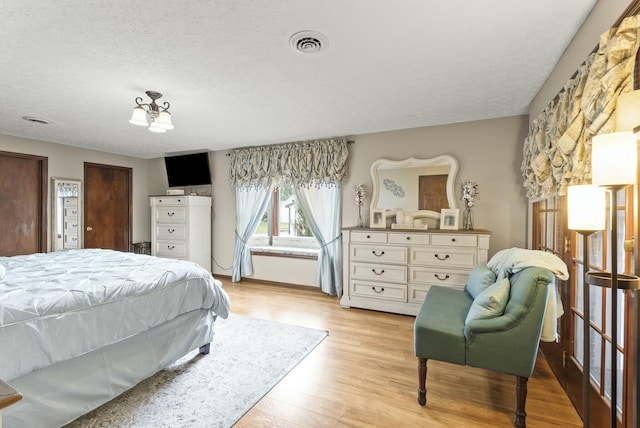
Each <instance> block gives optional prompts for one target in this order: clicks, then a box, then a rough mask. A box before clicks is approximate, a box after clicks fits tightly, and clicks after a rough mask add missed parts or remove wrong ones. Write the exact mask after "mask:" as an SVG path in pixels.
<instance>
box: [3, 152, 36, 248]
mask: <svg viewBox="0 0 640 428" xmlns="http://www.w3.org/2000/svg"><path fill="white" fill-rule="evenodd" d="M0 200H1V201H2V203H0V218H1V219H2V221H0V236H2V239H0V256H15V255H18V254H30V253H37V252H46V251H47V158H46V157H44V156H32V155H24V154H20V153H10V152H0Z"/></svg>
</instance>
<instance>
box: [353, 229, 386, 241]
mask: <svg viewBox="0 0 640 428" xmlns="http://www.w3.org/2000/svg"><path fill="white" fill-rule="evenodd" d="M351 242H375V243H377V244H384V243H386V242H387V234H386V232H366V231H363V232H351Z"/></svg>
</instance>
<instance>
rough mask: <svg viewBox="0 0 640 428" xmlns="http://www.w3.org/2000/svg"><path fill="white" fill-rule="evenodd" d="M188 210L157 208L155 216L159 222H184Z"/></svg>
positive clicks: (181, 208) (182, 208)
mask: <svg viewBox="0 0 640 428" xmlns="http://www.w3.org/2000/svg"><path fill="white" fill-rule="evenodd" d="M186 213H187V210H186V208H185V207H156V208H155V216H156V220H157V221H163V222H166V221H172V222H184V221H185V218H186Z"/></svg>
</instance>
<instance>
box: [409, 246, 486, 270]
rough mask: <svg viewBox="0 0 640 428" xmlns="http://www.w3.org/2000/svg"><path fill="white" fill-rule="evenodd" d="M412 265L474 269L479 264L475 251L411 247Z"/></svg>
mask: <svg viewBox="0 0 640 428" xmlns="http://www.w3.org/2000/svg"><path fill="white" fill-rule="evenodd" d="M409 253H410V257H409V258H410V260H411V263H412V264H420V265H429V266H434V267H438V268H441V267H448V266H449V267H462V268H469V269H472V268H473V267H474V266H475V265H476V264H477V261H476V259H477V255H476V250H475V249H472V248H470V249H468V250H464V249H461V248H460V249H458V248H454V249H451V248H438V247H424V248H421V247H411V248H410V249H409Z"/></svg>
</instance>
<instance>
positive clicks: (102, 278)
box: [0, 249, 229, 381]
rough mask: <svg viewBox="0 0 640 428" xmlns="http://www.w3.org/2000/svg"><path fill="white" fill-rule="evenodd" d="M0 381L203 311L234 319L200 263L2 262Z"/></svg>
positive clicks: (110, 255)
mask: <svg viewBox="0 0 640 428" xmlns="http://www.w3.org/2000/svg"><path fill="white" fill-rule="evenodd" d="M0 265H2V266H3V267H5V268H6V275H5V276H4V278H3V279H1V280H0V378H1V379H3V380H5V381H10V380H11V379H13V378H16V377H18V376H20V375H22V374H25V373H29V372H31V371H33V370H36V369H39V368H41V367H45V366H48V365H51V364H54V363H56V362H60V361H63V360H66V359H69V358H73V357H75V356H78V355H82V354H84V353H87V352H90V351H93V350H95V349H98V348H100V347H102V346H105V345H107V344H110V343H115V342H117V341H120V340H123V339H125V338H128V337H131V336H133V335H135V334H137V333H140V332H142V331H145V330H148V329H151V328H153V327H155V326H158V325H160V324H162V323H164V322H166V321H169V320H171V319H173V318H175V317H177V316H178V315H181V314H184V313H187V312H190V311H193V310H199V309H207V310H211V311H212V312H214V313H215V314H217V315H219V316H220V317H222V318H226V317H227V316H228V310H229V298H228V296H227V294H226V292H225V291H224V290H223V289H222V283H221V282H220V281H218V280H216V279H214V278H213V277H212V276H211V274H210V273H209V272H207V271H206V270H205V269H204V268H202V267H200V266H199V265H197V264H195V263H192V262H187V261H180V260H174V259H163V258H157V257H152V256H146V255H141V254H133V253H121V252H117V251H111V250H100V249H86V250H70V251H61V252H55V253H46V254H45V253H38V254H30V255H26V256H15V257H0Z"/></svg>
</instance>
